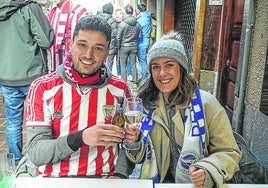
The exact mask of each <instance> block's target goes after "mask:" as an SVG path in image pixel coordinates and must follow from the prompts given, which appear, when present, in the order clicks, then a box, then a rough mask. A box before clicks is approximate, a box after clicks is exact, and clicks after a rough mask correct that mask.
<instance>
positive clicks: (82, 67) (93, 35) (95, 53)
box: [71, 30, 109, 75]
mask: <svg viewBox="0 0 268 188" xmlns="http://www.w3.org/2000/svg"><path fill="white" fill-rule="evenodd" d="M71 53H72V59H73V64H74V69H75V70H76V71H77V72H79V73H80V74H84V75H90V74H92V73H95V72H96V71H97V70H98V69H99V68H100V66H101V65H102V62H103V61H104V60H105V59H106V57H107V56H108V54H109V41H107V39H106V37H105V35H104V34H102V33H101V32H97V31H89V30H86V31H83V30H80V31H79V32H78V35H76V36H75V37H74V40H73V42H72V44H71Z"/></svg>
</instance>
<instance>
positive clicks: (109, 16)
mask: <svg viewBox="0 0 268 188" xmlns="http://www.w3.org/2000/svg"><path fill="white" fill-rule="evenodd" d="M113 12H114V6H113V4H112V3H107V4H105V5H103V7H102V13H101V14H100V15H101V16H102V17H103V18H105V20H107V22H108V24H109V25H110V26H111V28H112V38H111V43H110V51H109V55H108V57H107V59H106V64H107V65H108V67H109V69H110V70H111V71H112V69H113V64H114V58H115V55H116V54H117V51H118V49H117V46H116V45H117V43H116V36H117V28H118V24H117V22H116V19H115V18H114V17H113Z"/></svg>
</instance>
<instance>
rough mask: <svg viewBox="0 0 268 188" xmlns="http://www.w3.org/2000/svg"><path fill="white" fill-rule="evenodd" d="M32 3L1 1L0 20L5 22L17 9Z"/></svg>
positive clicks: (28, 1)
mask: <svg viewBox="0 0 268 188" xmlns="http://www.w3.org/2000/svg"><path fill="white" fill-rule="evenodd" d="M31 2H33V1H32V0H1V3H0V20H1V21H4V20H7V19H8V18H9V17H10V16H12V15H13V14H14V13H15V12H16V11H17V10H18V9H19V8H21V7H23V6H25V5H27V4H29V3H31Z"/></svg>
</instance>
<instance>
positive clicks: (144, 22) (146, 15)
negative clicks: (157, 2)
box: [136, 3, 152, 80]
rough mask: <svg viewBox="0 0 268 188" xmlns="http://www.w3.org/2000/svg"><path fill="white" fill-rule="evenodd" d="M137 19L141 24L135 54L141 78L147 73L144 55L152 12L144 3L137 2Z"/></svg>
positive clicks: (148, 37)
mask: <svg viewBox="0 0 268 188" xmlns="http://www.w3.org/2000/svg"><path fill="white" fill-rule="evenodd" d="M136 16H137V21H138V23H139V24H140V25H141V36H140V37H139V39H138V40H137V47H138V48H137V50H138V51H137V55H138V60H139V64H140V67H141V79H142V80H143V79H146V78H147V75H148V67H147V60H146V58H147V57H146V55H147V52H148V48H149V46H150V40H151V31H152V14H151V12H150V11H148V10H146V5H145V4H144V3H139V4H137V9H136Z"/></svg>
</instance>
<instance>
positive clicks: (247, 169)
mask: <svg viewBox="0 0 268 188" xmlns="http://www.w3.org/2000/svg"><path fill="white" fill-rule="evenodd" d="M233 134H234V137H235V140H236V143H237V145H238V147H239V149H240V151H241V155H242V157H241V159H240V161H239V171H237V172H236V173H235V174H234V176H233V177H232V179H231V180H229V181H227V182H226V183H234V184H268V175H267V170H266V169H265V167H264V165H263V164H262V162H261V161H260V159H259V158H258V157H257V156H255V155H254V153H252V152H251V151H250V149H249V147H248V146H247V144H246V142H245V140H244V138H243V137H242V136H241V135H239V134H238V133H236V132H233Z"/></svg>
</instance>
